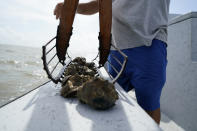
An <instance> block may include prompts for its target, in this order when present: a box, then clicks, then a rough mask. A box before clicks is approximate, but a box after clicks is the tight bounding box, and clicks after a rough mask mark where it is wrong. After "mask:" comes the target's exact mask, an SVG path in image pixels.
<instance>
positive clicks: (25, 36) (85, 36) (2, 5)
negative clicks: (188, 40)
mask: <svg viewBox="0 0 197 131" xmlns="http://www.w3.org/2000/svg"><path fill="white" fill-rule="evenodd" d="M61 1H63V0H61ZM61 1H60V0H1V1H0V16H1V18H0V44H14V45H25V46H34V47H35V46H36V47H41V46H42V45H43V44H44V43H45V42H47V41H48V40H49V39H50V38H51V37H53V36H55V35H56V28H57V25H58V23H59V21H57V20H55V16H53V9H54V7H55V5H56V3H58V2H61ZM87 1H89V0H80V2H87ZM196 5H197V1H196V0H171V6H170V13H176V14H185V13H188V12H191V11H197V6H196ZM98 32H99V29H98V14H96V15H93V16H82V15H77V16H76V18H75V22H74V34H73V36H72V39H71V44H73V45H75V46H74V47H75V49H76V47H79V46H78V45H83V47H84V48H85V47H87V46H89V49H95V48H97V46H95V45H98V40H97V36H98ZM80 47H81V46H80ZM77 49H78V48H77ZM79 50H81V49H79Z"/></svg>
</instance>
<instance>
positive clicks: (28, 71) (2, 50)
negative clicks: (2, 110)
mask: <svg viewBox="0 0 197 131" xmlns="http://www.w3.org/2000/svg"><path fill="white" fill-rule="evenodd" d="M45 81H47V77H46V73H45V72H44V71H43V66H42V61H41V48H32V47H23V46H13V45H0V105H2V104H5V103H7V102H8V101H10V100H12V99H14V98H16V97H18V96H20V95H22V94H24V93H25V92H27V91H29V90H31V89H33V88H35V87H37V86H39V85H40V84H42V83H44V82H45Z"/></svg>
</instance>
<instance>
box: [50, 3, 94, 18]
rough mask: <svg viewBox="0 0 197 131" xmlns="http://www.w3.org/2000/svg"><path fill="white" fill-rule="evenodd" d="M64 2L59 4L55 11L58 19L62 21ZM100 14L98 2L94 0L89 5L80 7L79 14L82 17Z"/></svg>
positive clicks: (80, 5) (84, 4)
mask: <svg viewBox="0 0 197 131" xmlns="http://www.w3.org/2000/svg"><path fill="white" fill-rule="evenodd" d="M63 5H64V2H61V3H58V4H57V5H56V7H55V9H54V15H55V16H56V19H60V18H61V15H62V8H63ZM97 12H98V0H92V1H90V2H88V3H81V4H79V5H78V8H77V13H78V14H82V15H92V14H95V13H97Z"/></svg>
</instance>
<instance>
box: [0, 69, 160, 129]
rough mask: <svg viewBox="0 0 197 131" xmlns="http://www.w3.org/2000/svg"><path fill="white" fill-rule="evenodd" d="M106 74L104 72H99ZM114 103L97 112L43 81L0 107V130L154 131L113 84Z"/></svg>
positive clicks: (128, 99) (145, 117)
mask: <svg viewBox="0 0 197 131" xmlns="http://www.w3.org/2000/svg"><path fill="white" fill-rule="evenodd" d="M101 72H102V74H104V75H103V76H104V77H107V76H106V73H103V72H104V71H101ZM115 87H116V89H117V91H118V93H119V100H117V102H116V105H115V106H114V107H113V108H111V109H109V110H105V111H98V110H94V109H92V108H90V107H89V106H87V105H85V104H82V103H80V102H79V101H78V100H77V99H65V98H63V97H61V96H60V93H59V90H60V88H61V86H60V84H57V85H55V84H54V83H52V82H49V83H46V84H45V85H43V86H41V87H40V88H38V89H36V90H34V91H33V92H31V93H29V94H27V95H25V96H24V97H21V98H19V99H18V100H16V101H14V102H12V103H10V104H8V105H6V106H4V107H2V108H1V109H0V130H1V131H65V130H66V131H131V130H132V131H144V130H148V131H154V130H161V129H160V128H159V126H158V125H157V124H156V123H155V122H154V121H153V120H152V119H151V118H150V117H149V116H148V115H147V114H146V113H145V112H144V111H143V110H142V109H141V107H139V106H138V104H137V103H136V101H135V100H134V99H132V98H131V97H130V96H129V95H128V94H127V93H126V92H125V91H123V90H122V88H121V87H120V86H119V85H118V84H117V83H116V84H115Z"/></svg>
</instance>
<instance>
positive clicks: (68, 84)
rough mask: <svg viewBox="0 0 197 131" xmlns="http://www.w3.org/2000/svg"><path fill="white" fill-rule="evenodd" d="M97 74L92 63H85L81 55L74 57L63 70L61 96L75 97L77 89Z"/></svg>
mask: <svg viewBox="0 0 197 131" xmlns="http://www.w3.org/2000/svg"><path fill="white" fill-rule="evenodd" d="M96 74H97V70H96V67H95V65H94V63H86V59H85V58H83V57H77V58H75V59H74V60H73V61H72V62H71V63H70V64H69V66H68V67H67V69H66V70H65V72H64V76H65V77H64V78H63V80H62V88H61V91H60V93H61V96H63V97H65V98H69V97H76V94H77V90H78V89H79V88H81V86H82V85H83V84H84V83H85V82H86V81H88V80H90V79H92V78H93V77H94V76H95V75H96Z"/></svg>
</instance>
